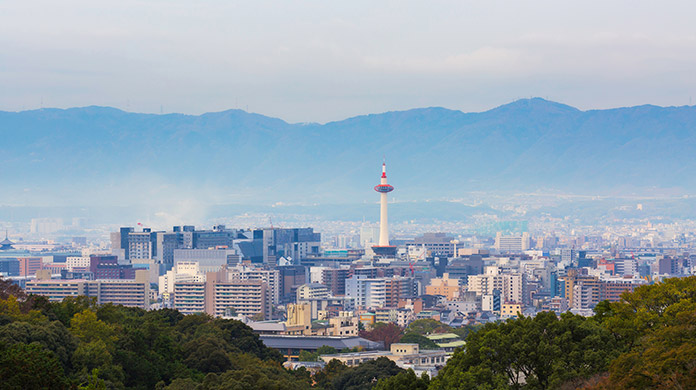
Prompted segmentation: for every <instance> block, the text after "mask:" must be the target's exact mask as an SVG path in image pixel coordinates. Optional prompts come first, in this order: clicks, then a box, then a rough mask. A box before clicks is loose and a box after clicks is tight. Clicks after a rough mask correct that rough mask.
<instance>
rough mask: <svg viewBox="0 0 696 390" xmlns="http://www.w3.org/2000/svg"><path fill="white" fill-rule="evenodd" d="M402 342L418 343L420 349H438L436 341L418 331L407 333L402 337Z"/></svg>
mask: <svg viewBox="0 0 696 390" xmlns="http://www.w3.org/2000/svg"><path fill="white" fill-rule="evenodd" d="M399 342H400V343H407V344H418V346H419V347H420V349H438V348H440V347H438V345H437V344H435V342H434V341H432V340H430V339H429V338H427V337H425V336H421V335H419V334H417V333H407V334H406V335H404V337H402V338H401V340H400V341H399Z"/></svg>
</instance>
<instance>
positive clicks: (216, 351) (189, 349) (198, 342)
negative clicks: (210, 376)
mask: <svg viewBox="0 0 696 390" xmlns="http://www.w3.org/2000/svg"><path fill="white" fill-rule="evenodd" d="M230 349H231V348H230V347H229V346H228V345H226V342H225V340H222V339H218V338H215V337H213V336H211V335H207V336H203V337H199V338H197V339H195V340H192V341H190V342H188V343H187V344H186V345H184V356H186V359H184V364H186V365H187V366H189V367H191V368H193V369H196V370H198V371H200V372H202V373H209V372H225V371H227V370H229V369H230V368H232V361H231V360H230V358H229V356H228V354H227V350H230Z"/></svg>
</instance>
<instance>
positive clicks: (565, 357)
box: [432, 312, 619, 389]
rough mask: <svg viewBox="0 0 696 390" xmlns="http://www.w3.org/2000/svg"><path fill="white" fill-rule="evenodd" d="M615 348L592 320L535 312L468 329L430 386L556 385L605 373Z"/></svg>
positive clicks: (524, 386) (615, 354)
mask: <svg viewBox="0 0 696 390" xmlns="http://www.w3.org/2000/svg"><path fill="white" fill-rule="evenodd" d="M618 349H619V347H618V343H617V342H616V340H615V338H614V337H613V336H612V335H611V334H610V333H609V332H608V331H607V330H606V329H604V328H603V327H601V326H600V325H599V324H598V323H597V322H596V321H594V320H592V319H585V318H583V317H581V316H575V315H572V314H563V315H562V316H561V319H560V320H559V319H558V318H557V317H556V315H555V314H554V313H551V312H544V313H539V314H538V315H537V316H536V317H533V318H531V317H520V318H518V319H514V320H508V321H507V322H504V323H497V324H487V325H486V326H485V327H484V328H483V329H480V330H479V331H477V332H475V333H471V334H470V335H469V337H468V338H467V345H466V348H465V349H464V350H462V351H459V352H457V353H455V355H454V356H453V357H452V359H450V361H449V362H448V363H447V366H446V367H445V368H444V369H443V370H442V371H441V373H440V375H438V376H437V377H436V378H435V379H434V380H433V384H432V387H433V388H443V389H454V388H456V389H468V388H479V386H480V385H481V384H486V385H485V386H486V387H485V388H507V387H512V388H528V389H547V388H558V387H559V386H561V385H562V384H563V383H565V382H567V381H569V380H571V379H575V378H587V377H590V376H592V375H594V374H597V373H601V372H603V371H605V370H606V369H607V367H608V365H609V362H611V360H612V359H613V358H615V357H616V356H617V355H618Z"/></svg>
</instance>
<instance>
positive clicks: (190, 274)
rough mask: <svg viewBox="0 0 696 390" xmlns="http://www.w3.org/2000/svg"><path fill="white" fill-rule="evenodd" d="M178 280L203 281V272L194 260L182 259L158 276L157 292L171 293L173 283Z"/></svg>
mask: <svg viewBox="0 0 696 390" xmlns="http://www.w3.org/2000/svg"><path fill="white" fill-rule="evenodd" d="M178 282H205V274H204V273H202V272H200V267H199V266H198V263H197V262H195V261H188V262H187V261H182V262H179V263H177V264H176V265H175V266H174V268H172V269H171V270H169V271H167V272H166V273H165V274H164V275H161V276H160V277H159V283H158V287H159V294H160V295H162V294H164V293H169V294H172V293H173V292H174V284H176V283H178Z"/></svg>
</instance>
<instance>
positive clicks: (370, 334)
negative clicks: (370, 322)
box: [358, 322, 401, 349]
mask: <svg viewBox="0 0 696 390" xmlns="http://www.w3.org/2000/svg"><path fill="white" fill-rule="evenodd" d="M358 334H359V335H360V337H363V338H366V339H368V340H371V341H377V342H382V343H384V348H386V349H389V347H390V346H391V345H392V344H393V343H398V342H399V340H400V339H401V328H400V327H398V326H397V325H396V324H393V323H391V322H390V323H386V324H385V323H384V322H378V323H376V324H375V326H374V327H373V328H372V330H370V331H361V332H359V333H358Z"/></svg>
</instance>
